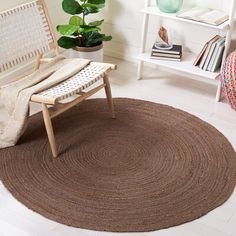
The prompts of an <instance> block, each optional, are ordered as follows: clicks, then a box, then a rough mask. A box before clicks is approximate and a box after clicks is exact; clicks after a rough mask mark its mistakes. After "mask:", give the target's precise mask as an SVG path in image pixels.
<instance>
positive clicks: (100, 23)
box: [88, 20, 104, 27]
mask: <svg viewBox="0 0 236 236" xmlns="http://www.w3.org/2000/svg"><path fill="white" fill-rule="evenodd" d="M103 22H104V20H99V21H93V22H90V23H89V24H88V25H89V26H95V27H97V26H100V25H102V23H103Z"/></svg>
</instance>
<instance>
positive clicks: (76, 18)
mask: <svg viewBox="0 0 236 236" xmlns="http://www.w3.org/2000/svg"><path fill="white" fill-rule="evenodd" d="M69 24H70V25H76V26H80V25H82V24H83V19H82V18H81V17H80V16H72V17H71V18H70V22H69Z"/></svg>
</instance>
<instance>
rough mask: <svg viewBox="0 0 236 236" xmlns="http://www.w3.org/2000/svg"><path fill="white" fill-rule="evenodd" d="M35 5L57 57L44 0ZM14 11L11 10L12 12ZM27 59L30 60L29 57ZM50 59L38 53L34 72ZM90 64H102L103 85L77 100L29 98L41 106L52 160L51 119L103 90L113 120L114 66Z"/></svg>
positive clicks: (80, 95) (53, 147)
mask: <svg viewBox="0 0 236 236" xmlns="http://www.w3.org/2000/svg"><path fill="white" fill-rule="evenodd" d="M36 3H37V4H38V5H39V6H40V7H42V9H43V11H44V13H45V17H46V21H47V25H48V26H49V32H48V33H49V34H50V35H51V37H52V39H53V42H52V43H50V49H51V50H53V51H54V52H55V54H56V55H59V48H58V45H57V41H56V36H55V32H54V30H53V27H52V23H51V19H50V17H49V13H48V10H47V7H46V4H45V2H44V0H36ZM14 10H15V9H13V11H14ZM24 58H25V57H24ZM28 59H30V56H29V58H28ZM52 59H53V58H43V54H42V53H38V56H37V59H36V62H35V66H34V71H36V70H38V69H39V67H40V66H41V65H42V63H48V62H50V61H51V60H52ZM19 63H21V61H19ZM91 64H94V65H101V64H102V65H103V66H104V67H105V69H106V73H105V75H104V77H103V83H102V84H101V85H99V86H97V87H95V88H93V89H91V90H90V91H88V92H83V91H82V92H80V93H79V94H77V95H78V96H77V98H75V99H74V100H73V101H71V102H69V103H62V102H60V101H58V100H57V99H56V98H55V99H46V98H45V97H43V96H40V95H39V94H34V95H32V97H31V102H34V103H39V104H41V106H42V113H43V119H44V123H45V127H46V131H47V135H48V139H49V143H50V147H51V151H52V154H53V157H54V158H56V157H57V156H58V150H57V145H56V140H55V135H54V131H53V126H52V119H53V118H55V117H57V116H59V115H61V114H62V113H64V112H66V111H67V110H69V109H71V108H72V107H74V106H76V105H78V104H79V103H81V102H82V101H84V100H85V99H87V98H89V97H90V96H92V95H94V94H95V93H97V92H98V91H99V90H101V89H103V88H104V89H105V92H106V97H107V101H108V105H109V109H110V112H111V115H112V118H115V113H114V104H113V99H112V94H111V87H110V83H109V78H108V75H107V72H109V71H110V70H115V69H116V65H113V64H108V63H96V62H91V63H90V65H91ZM9 66H12V64H11V62H10V64H9ZM14 66H15V65H14ZM6 67H8V66H6ZM49 106H50V107H49Z"/></svg>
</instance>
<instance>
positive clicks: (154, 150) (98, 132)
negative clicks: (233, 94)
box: [0, 99, 236, 232]
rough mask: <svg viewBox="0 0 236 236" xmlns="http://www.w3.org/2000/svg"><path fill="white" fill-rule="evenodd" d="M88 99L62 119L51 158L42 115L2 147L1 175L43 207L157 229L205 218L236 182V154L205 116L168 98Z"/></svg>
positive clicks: (60, 217) (74, 219)
mask: <svg viewBox="0 0 236 236" xmlns="http://www.w3.org/2000/svg"><path fill="white" fill-rule="evenodd" d="M115 107H116V116H117V119H115V120H113V119H111V118H110V114H109V112H108V108H107V103H106V101H105V100H103V99H95V100H88V101H86V102H84V103H83V104H81V106H79V107H76V108H74V109H72V110H70V111H68V112H67V113H65V114H64V115H62V116H61V117H58V118H56V119H55V120H54V122H53V123H54V129H55V133H56V138H57V143H58V146H59V151H60V153H61V155H60V156H59V157H58V159H56V160H52V158H51V152H50V148H49V145H48V141H47V136H46V132H45V128H44V124H43V121H42V116H41V114H38V115H35V116H33V117H32V118H31V120H30V124H29V128H28V129H27V131H26V133H25V134H24V136H23V137H22V138H21V140H20V142H19V143H18V145H17V146H16V147H13V148H9V149H4V150H0V179H1V180H2V182H3V184H4V185H5V186H6V188H7V189H8V190H9V191H10V192H11V193H12V194H13V196H14V197H15V198H16V199H18V200H19V201H20V202H22V203H23V204H24V205H25V206H27V207H28V208H30V209H32V210H33V211H35V212H38V213H39V214H41V215H43V216H45V217H47V218H49V219H51V220H54V221H57V222H59V223H62V224H66V225H69V226H74V227H79V228H86V229H93V230H100V231H113V232H143V231H152V230H158V229H163V228H168V227H171V226H175V225H179V224H182V223H185V222H189V221H192V220H194V219H197V218H199V217H201V216H203V215H205V214H207V213H208V212H209V211H211V210H213V209H215V208H216V207H218V206H220V205H221V204H223V203H224V202H225V201H226V200H227V199H228V198H229V197H230V195H231V193H232V192H233V190H234V187H235V184H236V154H235V151H234V149H233V148H232V146H231V144H230V143H229V142H228V141H227V139H226V138H225V137H224V136H223V135H222V134H221V133H219V132H218V131H217V130H216V129H215V128H213V127H212V126H210V125H209V124H207V123H205V122H203V121H201V120H200V119H198V118H196V117H194V116H192V115H190V114H188V113H186V112H183V111H180V110H177V109H174V108H171V107H169V106H165V105H160V104H155V103H151V102H146V101H140V100H132V99H115Z"/></svg>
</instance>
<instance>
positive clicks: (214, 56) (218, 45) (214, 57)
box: [207, 37, 225, 71]
mask: <svg viewBox="0 0 236 236" xmlns="http://www.w3.org/2000/svg"><path fill="white" fill-rule="evenodd" d="M222 44H225V37H224V38H222V39H220V40H218V41H217V42H216V47H215V50H214V52H213V55H212V58H211V61H210V63H209V65H208V67H207V70H208V71H212V70H213V64H214V61H215V60H216V57H217V54H218V50H219V48H220V46H221V45H222Z"/></svg>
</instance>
